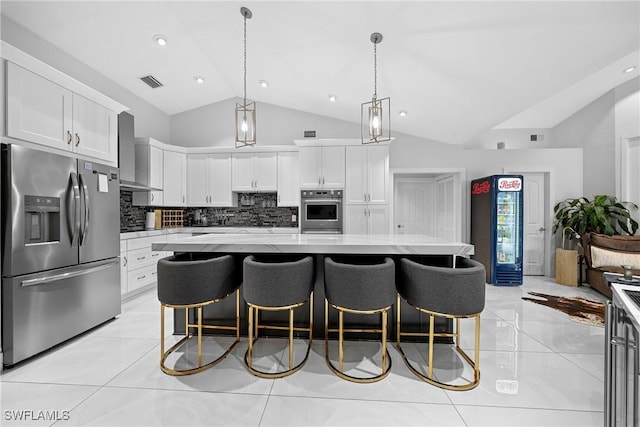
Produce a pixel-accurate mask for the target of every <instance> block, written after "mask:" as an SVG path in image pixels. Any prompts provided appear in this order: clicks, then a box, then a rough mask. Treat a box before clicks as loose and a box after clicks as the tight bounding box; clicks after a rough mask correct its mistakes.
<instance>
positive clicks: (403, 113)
mask: <svg viewBox="0 0 640 427" xmlns="http://www.w3.org/2000/svg"><path fill="white" fill-rule="evenodd" d="M398 114H399V115H400V117H407V112H406V111H404V110H403V111H400V112H399V113H398Z"/></svg>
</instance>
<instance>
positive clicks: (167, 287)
mask: <svg viewBox="0 0 640 427" xmlns="http://www.w3.org/2000/svg"><path fill="white" fill-rule="evenodd" d="M239 286H240V282H239V280H238V279H237V277H236V269H235V265H234V259H233V257H232V256H231V255H224V256H217V257H216V256H213V255H207V254H180V255H178V256H169V257H167V258H163V259H161V260H159V261H158V300H159V301H160V302H162V303H164V304H171V305H186V304H199V303H203V302H205V301H212V300H216V299H220V298H224V297H225V296H227V295H229V294H230V293H232V292H233V291H235V290H236V289H238V287H239Z"/></svg>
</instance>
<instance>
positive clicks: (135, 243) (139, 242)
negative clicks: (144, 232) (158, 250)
mask: <svg viewBox="0 0 640 427" xmlns="http://www.w3.org/2000/svg"><path fill="white" fill-rule="evenodd" d="M166 240H167V236H164V235H163V236H149V237H139V238H137V239H129V240H128V242H127V247H128V249H129V250H132V249H140V248H147V247H148V248H149V249H151V244H152V243H153V242H164V241H166Z"/></svg>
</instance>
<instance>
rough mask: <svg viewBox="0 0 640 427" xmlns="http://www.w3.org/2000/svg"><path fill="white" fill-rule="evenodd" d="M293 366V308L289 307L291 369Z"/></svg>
mask: <svg viewBox="0 0 640 427" xmlns="http://www.w3.org/2000/svg"><path fill="white" fill-rule="evenodd" d="M292 368H293V309H292V308H290V309H289V369H292Z"/></svg>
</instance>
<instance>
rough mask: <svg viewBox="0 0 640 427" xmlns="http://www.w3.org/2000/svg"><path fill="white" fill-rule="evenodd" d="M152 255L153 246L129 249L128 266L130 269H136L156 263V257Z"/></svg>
mask: <svg viewBox="0 0 640 427" xmlns="http://www.w3.org/2000/svg"><path fill="white" fill-rule="evenodd" d="M151 255H152V254H151V248H142V249H136V250H133V251H132V250H129V251H128V252H127V261H128V263H127V267H128V268H129V270H135V269H136V268H140V267H144V266H147V265H151V264H153V263H154V261H153V260H154V258H152V257H151ZM156 258H157V257H156Z"/></svg>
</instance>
